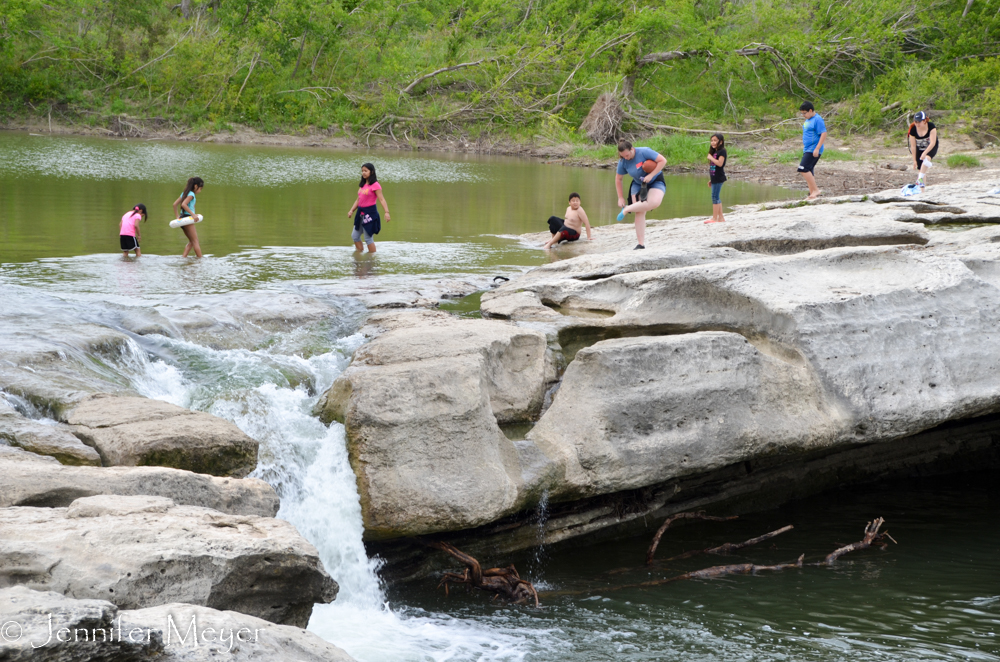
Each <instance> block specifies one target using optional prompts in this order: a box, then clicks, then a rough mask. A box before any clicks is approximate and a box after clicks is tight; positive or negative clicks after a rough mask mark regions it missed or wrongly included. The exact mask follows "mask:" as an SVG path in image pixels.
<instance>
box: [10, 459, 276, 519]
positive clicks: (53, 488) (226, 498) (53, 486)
mask: <svg viewBox="0 0 1000 662" xmlns="http://www.w3.org/2000/svg"><path fill="white" fill-rule="evenodd" d="M5 448H6V449H8V450H7V451H6V452H4V449H5ZM0 476H3V479H2V480H0V507H2V508H6V507H8V506H39V507H47V508H65V507H66V506H69V505H70V503H72V502H73V501H74V500H76V499H79V498H80V497H87V496H95V495H98V494H117V495H120V496H139V495H149V496H161V497H168V498H170V499H172V500H173V501H174V502H175V503H177V504H180V505H186V506H204V507H205V508H212V509H214V510H218V511H220V512H224V513H229V514H231V515H256V516H259V517H274V516H275V515H276V514H277V512H278V506H279V503H278V495H277V494H275V492H274V489H273V488H272V487H271V486H270V485H268V484H267V483H265V482H264V481H262V480H258V479H256V478H218V477H215V476H207V475H204V474H197V473H193V472H190V471H182V470H179V469H169V468H166V467H104V468H98V467H67V466H62V465H60V464H59V463H58V462H56V461H55V460H53V459H52V458H49V457H44V456H41V455H35V454H34V453H27V452H25V451H22V450H20V449H13V448H9V447H4V446H0Z"/></svg>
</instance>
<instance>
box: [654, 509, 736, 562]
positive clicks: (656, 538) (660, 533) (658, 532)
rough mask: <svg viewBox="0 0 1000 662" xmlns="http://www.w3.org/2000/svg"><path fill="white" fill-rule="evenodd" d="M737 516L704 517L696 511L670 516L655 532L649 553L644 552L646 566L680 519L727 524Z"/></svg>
mask: <svg viewBox="0 0 1000 662" xmlns="http://www.w3.org/2000/svg"><path fill="white" fill-rule="evenodd" d="M737 517H738V515H733V516H731V517H712V516H710V515H706V514H705V513H704V511H698V512H696V513H677V514H676V515H671V516H670V517H668V518H667V519H666V521H664V522H663V524H661V525H660V528H659V529H657V530H656V534H655V535H654V536H653V542H652V543H651V544H650V545H649V551H647V552H646V565H650V564H651V563H652V562H653V555H654V554H656V548H657V547H659V546H660V538H662V537H663V534H664V533H665V532H666V530H667V529H668V528H670V525H671V524H673V523H674V522H676V521H677V520H681V519H700V520H707V521H709V522H728V521H729V520H734V519H736V518H737Z"/></svg>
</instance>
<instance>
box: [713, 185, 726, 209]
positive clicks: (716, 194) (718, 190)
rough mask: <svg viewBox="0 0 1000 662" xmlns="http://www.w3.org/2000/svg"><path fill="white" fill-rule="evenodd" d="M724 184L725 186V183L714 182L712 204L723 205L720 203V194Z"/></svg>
mask: <svg viewBox="0 0 1000 662" xmlns="http://www.w3.org/2000/svg"><path fill="white" fill-rule="evenodd" d="M723 184H725V182H712V204H713V205H718V204H721V203H720V202H719V194H720V193H722V185H723Z"/></svg>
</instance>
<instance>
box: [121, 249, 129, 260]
mask: <svg viewBox="0 0 1000 662" xmlns="http://www.w3.org/2000/svg"><path fill="white" fill-rule="evenodd" d="M122 257H123V258H125V259H126V260H127V259H128V251H122Z"/></svg>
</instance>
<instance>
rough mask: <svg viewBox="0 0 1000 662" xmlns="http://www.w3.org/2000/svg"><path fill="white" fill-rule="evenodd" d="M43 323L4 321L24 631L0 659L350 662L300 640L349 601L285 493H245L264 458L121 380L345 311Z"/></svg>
mask: <svg viewBox="0 0 1000 662" xmlns="http://www.w3.org/2000/svg"><path fill="white" fill-rule="evenodd" d="M14 296H16V295H14ZM208 299H212V297H208ZM36 309H37V314H38V315H39V316H42V315H46V320H45V322H46V323H45V324H38V323H36V322H37V321H38V320H33V319H31V316H30V315H27V316H26V315H25V314H24V312H23V310H21V311H16V310H13V309H12V308H8V310H6V311H5V312H4V313H2V314H0V316H2V317H3V318H4V320H3V321H4V324H3V325H2V331H0V336H2V337H3V342H2V343H0V345H2V347H3V350H0V389H2V393H0V395H2V397H0V620H2V621H3V622H4V623H5V624H9V623H13V624H15V625H11V626H9V627H15V628H16V629H18V632H13V631H10V630H9V627H8V626H7V625H5V627H8V630H5V635H9V636H5V637H4V638H3V640H2V641H0V658H2V659H28V658H32V659H34V657H38V656H41V657H39V658H38V659H41V658H42V657H44V658H45V659H73V660H104V659H116V660H145V659H160V660H202V659H215V656H217V655H219V654H226V655H227V657H231V658H232V659H247V660H249V659H265V658H266V659H285V658H287V657H289V656H293V657H295V659H301V660H344V661H348V660H350V657H349V656H348V655H347V654H346V653H344V652H343V651H342V650H340V649H338V648H337V647H335V646H333V645H331V644H329V643H327V642H325V641H323V640H321V639H320V638H319V637H317V636H316V635H313V634H311V633H308V632H306V631H305V630H304V629H303V628H305V627H306V625H307V624H308V621H309V617H310V614H311V613H312V610H313V606H314V605H315V604H317V603H319V604H322V603H329V602H331V601H332V600H334V598H335V597H336V595H337V591H338V585H337V582H336V581H335V580H334V578H332V577H331V576H330V575H329V573H328V572H327V571H326V569H325V568H324V567H323V563H322V561H321V560H320V557H319V554H318V552H317V549H316V548H315V547H314V546H313V545H312V544H310V543H309V542H308V541H306V540H305V538H303V537H302V536H301V535H300V534H299V532H298V531H297V530H296V529H295V527H294V526H292V525H291V524H289V523H288V522H286V521H284V520H280V519H276V517H275V516H276V514H277V512H278V508H279V499H278V495H277V494H276V492H275V490H274V489H273V488H272V487H271V486H270V485H269V484H267V483H266V482H264V481H262V480H259V479H257V478H248V477H247V475H248V474H249V473H250V472H251V471H253V470H254V469H256V467H257V465H258V447H259V444H258V441H257V440H255V439H252V438H251V437H250V436H248V435H247V434H245V433H244V432H242V431H241V430H240V429H239V428H238V427H237V426H236V425H234V424H233V423H231V422H229V421H227V420H224V419H222V418H219V417H217V416H214V415H211V414H208V413H205V412H197V411H192V410H190V409H186V408H183V407H179V406H176V405H173V404H170V403H167V402H163V401H160V400H154V399H149V398H146V397H141V396H140V394H139V393H137V392H136V391H135V390H134V388H133V387H132V386H131V385H130V384H129V383H128V380H127V379H126V376H125V375H123V374H122V372H121V371H120V368H121V366H123V365H128V361H129V360H132V359H134V358H135V357H136V356H137V354H136V353H137V352H138V351H140V350H139V349H138V347H137V345H136V343H135V340H134V338H135V337H141V336H142V335H144V334H158V335H160V336H163V337H181V338H197V339H201V340H203V341H209V339H210V340H211V341H214V342H216V343H221V344H224V345H225V346H228V347H233V348H237V347H241V346H244V347H245V346H252V345H253V344H255V343H259V342H262V341H263V340H264V339H265V338H266V337H267V334H268V332H269V331H270V330H274V329H277V328H288V327H289V326H300V325H308V324H310V323H315V322H317V321H321V320H322V321H323V323H326V320H328V319H329V318H330V317H331V316H333V315H336V314H338V313H339V311H338V310H336V309H335V308H332V307H331V306H330V305H328V304H326V303H324V302H322V301H320V300H318V299H310V298H306V297H289V296H287V295H279V294H274V295H268V294H266V293H263V294H252V293H237V294H235V295H233V296H231V297H228V299H226V301H221V300H220V301H212V300H208V301H201V302H199V301H197V300H194V301H192V300H191V299H190V298H189V299H188V300H187V301H185V302H184V303H183V304H182V305H170V304H169V303H165V304H163V305H161V306H159V307H158V310H154V311H150V310H149V309H148V308H136V309H132V310H128V309H120V310H119V311H118V313H117V315H113V316H114V317H115V319H114V320H113V322H114V323H111V322H112V320H102V319H101V318H100V317H101V314H102V313H101V312H98V311H95V310H91V311H89V315H87V317H88V318H89V319H93V320H94V322H93V323H80V322H79V319H78V311H73V310H69V311H67V310H65V309H62V308H60V309H55V308H53V309H49V310H45V304H44V303H39V305H38V306H36ZM103 314H107V311H103ZM102 322H106V323H102ZM116 328H117V329H123V330H116ZM225 331H229V333H225ZM133 334H137V335H133ZM290 376H291V375H290ZM43 414H44V415H43ZM46 415H47V416H46ZM63 628H66V629H65V630H63ZM227 632H228V634H224V633H227ZM81 633H82V634H81ZM15 634H16V635H18V636H14V635H15ZM81 637H82V638H81ZM98 637H100V639H99V640H98Z"/></svg>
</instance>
